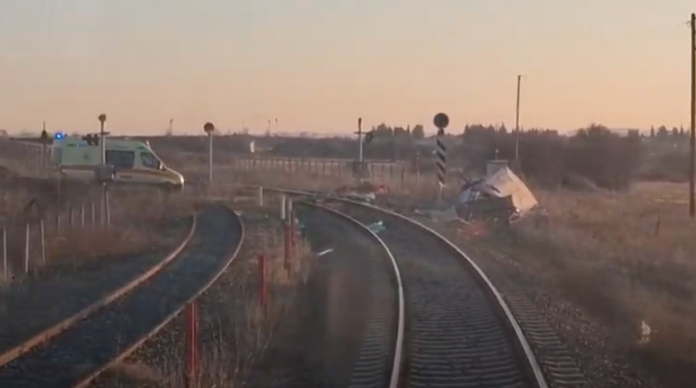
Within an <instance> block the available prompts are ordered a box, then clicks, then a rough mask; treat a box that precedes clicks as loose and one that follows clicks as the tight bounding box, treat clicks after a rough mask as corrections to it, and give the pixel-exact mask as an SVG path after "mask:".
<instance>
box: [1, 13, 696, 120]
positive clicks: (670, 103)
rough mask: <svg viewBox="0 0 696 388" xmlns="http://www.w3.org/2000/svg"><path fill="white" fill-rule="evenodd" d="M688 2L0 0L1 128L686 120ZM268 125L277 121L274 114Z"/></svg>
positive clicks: (687, 116) (687, 113)
mask: <svg viewBox="0 0 696 388" xmlns="http://www.w3.org/2000/svg"><path fill="white" fill-rule="evenodd" d="M694 11H696V3H694V1H693V0H486V1H483V0H481V1H470V0H430V1H416V0H333V1H332V0H323V1H320V0H53V1H51V0H0V128H3V129H7V130H11V131H19V130H21V129H29V130H35V129H39V128H40V127H41V122H42V121H46V122H47V125H48V127H49V129H50V130H63V131H73V130H75V131H88V130H93V129H95V128H97V126H98V121H97V116H98V115H99V114H100V113H102V112H103V113H106V114H107V115H108V120H107V127H108V129H110V130H111V131H113V132H115V133H124V134H125V133H130V134H135V133H153V134H158V133H164V131H165V129H166V127H167V126H168V123H169V119H170V118H173V119H174V130H175V132H179V133H181V132H183V131H187V132H189V133H192V132H193V133H195V132H196V131H199V132H202V127H203V124H204V123H205V122H206V121H212V122H213V123H215V124H216V126H217V127H218V128H221V129H223V130H227V129H232V130H239V129H240V128H241V126H242V123H243V122H245V123H246V125H247V126H248V127H251V129H252V130H253V131H255V132H256V131H258V132H263V131H264V130H265V129H266V127H267V121H268V120H269V119H270V120H273V121H274V119H275V118H278V124H279V129H280V131H311V132H324V133H326V132H348V131H351V130H353V129H354V127H355V125H356V121H357V117H359V116H362V117H363V125H364V126H366V127H367V126H371V125H376V124H378V123H380V122H386V123H388V124H393V125H406V124H409V123H410V124H412V125H413V124H416V123H422V124H425V125H426V128H427V129H428V130H432V124H431V121H432V116H433V115H434V114H435V113H437V112H438V111H444V112H446V113H448V114H449V116H450V119H451V129H452V131H456V132H460V131H461V129H462V128H463V126H464V125H465V124H466V123H474V122H483V123H500V122H504V123H505V124H506V125H507V126H508V127H513V126H514V120H515V88H516V78H517V74H520V73H521V74H524V75H525V78H523V85H522V107H521V118H520V121H521V125H522V126H524V127H534V126H540V127H550V128H556V129H560V130H571V129H576V128H578V127H581V126H586V125H588V124H590V123H592V122H599V123H603V124H605V125H607V126H610V127H621V128H624V127H641V128H649V127H650V125H651V124H654V125H655V126H658V125H661V124H666V125H668V126H672V125H676V126H679V125H682V124H683V125H684V126H685V127H688V125H689V82H690V75H689V70H690V62H689V29H688V26H687V24H686V22H687V21H688V19H689V15H690V13H691V12H694ZM273 126H275V125H273Z"/></svg>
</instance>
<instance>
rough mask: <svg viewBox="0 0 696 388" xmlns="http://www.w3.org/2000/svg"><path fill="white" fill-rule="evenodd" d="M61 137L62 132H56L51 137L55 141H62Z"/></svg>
mask: <svg viewBox="0 0 696 388" xmlns="http://www.w3.org/2000/svg"><path fill="white" fill-rule="evenodd" d="M63 137H64V135H63V132H56V133H55V134H54V135H53V139H55V140H63Z"/></svg>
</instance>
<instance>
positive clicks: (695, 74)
mask: <svg viewBox="0 0 696 388" xmlns="http://www.w3.org/2000/svg"><path fill="white" fill-rule="evenodd" d="M689 151H690V152H689V153H690V155H689V215H690V216H691V218H696V194H695V193H694V186H695V182H694V179H696V13H692V14H691V138H690V141H689Z"/></svg>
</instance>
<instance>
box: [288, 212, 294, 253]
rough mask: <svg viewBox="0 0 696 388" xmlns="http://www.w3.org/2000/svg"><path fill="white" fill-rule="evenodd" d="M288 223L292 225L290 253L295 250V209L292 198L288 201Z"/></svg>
mask: <svg viewBox="0 0 696 388" xmlns="http://www.w3.org/2000/svg"><path fill="white" fill-rule="evenodd" d="M288 205H289V208H288V224H289V225H290V226H289V228H290V231H289V233H290V248H291V249H290V254H292V252H294V251H295V209H293V207H292V200H291V201H290V202H288Z"/></svg>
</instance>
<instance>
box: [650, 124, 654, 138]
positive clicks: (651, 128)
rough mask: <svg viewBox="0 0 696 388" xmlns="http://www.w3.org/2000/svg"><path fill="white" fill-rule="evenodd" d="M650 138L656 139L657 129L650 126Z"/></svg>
mask: <svg viewBox="0 0 696 388" xmlns="http://www.w3.org/2000/svg"><path fill="white" fill-rule="evenodd" d="M650 137H655V127H653V126H652V125H651V126H650Z"/></svg>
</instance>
